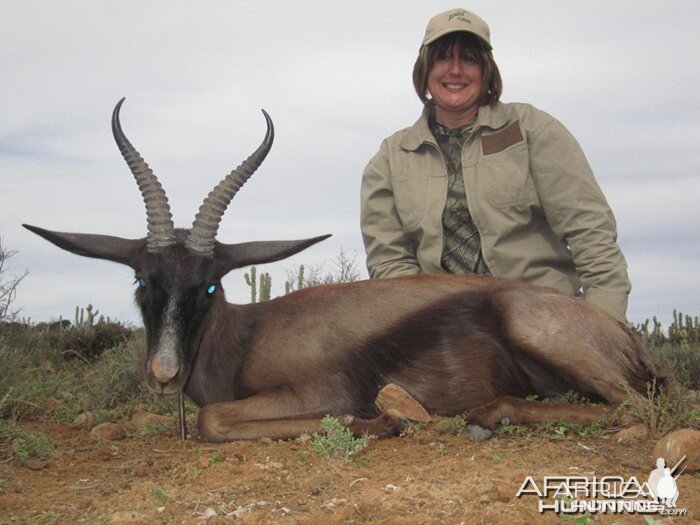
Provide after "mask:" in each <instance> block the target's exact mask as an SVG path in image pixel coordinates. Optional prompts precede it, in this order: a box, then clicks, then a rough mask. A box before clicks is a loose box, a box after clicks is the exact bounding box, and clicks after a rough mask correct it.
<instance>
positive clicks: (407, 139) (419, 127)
mask: <svg viewBox="0 0 700 525" xmlns="http://www.w3.org/2000/svg"><path fill="white" fill-rule="evenodd" d="M430 112H431V109H430V107H429V106H424V107H423V112H422V113H421V116H420V118H419V119H418V120H417V121H416V122H415V124H413V126H411V127H410V128H408V130H407V132H406V135H404V137H403V139H402V140H401V143H400V146H401V148H402V149H405V150H407V151H415V150H417V149H418V148H419V147H421V145H423V144H435V145H436V144H437V142H435V138H434V137H433V134H432V133H431V132H430V125H429V124H428V119H429V118H430ZM509 120H510V119H509V118H508V115H507V112H506V111H505V106H504V105H503V104H502V103H501V102H497V103H496V105H495V106H481V107H480V108H479V113H478V114H477V116H476V121H477V125H478V126H477V129H480V128H488V129H492V130H497V129H500V128H502V127H503V126H505V125H506V124H508V123H509Z"/></svg>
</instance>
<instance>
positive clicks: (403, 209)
mask: <svg viewBox="0 0 700 525" xmlns="http://www.w3.org/2000/svg"><path fill="white" fill-rule="evenodd" d="M391 184H392V186H393V190H394V204H395V206H396V211H397V212H398V214H399V218H400V219H401V223H402V224H403V228H404V230H412V229H414V228H416V227H417V226H418V225H419V224H420V223H421V221H422V220H423V215H424V214H425V201H426V198H427V191H426V190H427V186H428V177H427V176H426V175H422V174H420V173H414V172H411V171H410V170H405V171H404V173H401V174H400V175H396V176H392V177H391Z"/></svg>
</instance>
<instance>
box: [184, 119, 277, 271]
mask: <svg viewBox="0 0 700 525" xmlns="http://www.w3.org/2000/svg"><path fill="white" fill-rule="evenodd" d="M262 112H263V115H265V120H266V121H267V133H266V134H265V138H264V139H263V141H262V143H261V144H260V146H258V149H256V150H255V151H254V152H253V154H252V155H251V156H250V157H248V158H247V159H246V160H244V161H243V163H242V164H241V165H240V166H238V167H237V168H236V169H235V170H233V171H232V172H231V173H229V174H228V175H227V176H226V177H225V178H223V179H222V180H221V182H219V184H217V186H216V187H215V188H214V189H213V190H212V191H211V192H210V193H209V195H207V198H206V199H204V202H202V205H201V206H200V207H199V212H198V213H197V215H196V216H195V219H194V222H193V223H192V232H191V233H190V236H189V237H188V239H187V240H186V241H185V246H187V248H189V249H190V250H192V251H193V252H195V253H198V254H200V255H204V256H206V257H213V255H214V243H215V240H216V232H217V231H218V229H219V223H220V222H221V218H222V217H223V216H224V212H225V211H226V207H227V206H228V205H229V203H230V202H231V199H233V196H234V195H235V194H236V193H237V192H238V190H239V189H241V186H243V185H244V184H245V183H246V181H247V180H248V179H249V178H250V176H251V175H252V174H253V173H254V172H255V170H256V169H258V167H259V166H260V164H262V161H263V160H265V157H266V156H267V154H268V152H269V151H270V148H271V147H272V141H273V139H274V137H275V128H274V126H273V125H272V119H270V115H268V114H267V112H266V111H265V110H264V109H263V110H262Z"/></svg>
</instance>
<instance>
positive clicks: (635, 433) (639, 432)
mask: <svg viewBox="0 0 700 525" xmlns="http://www.w3.org/2000/svg"><path fill="white" fill-rule="evenodd" d="M648 437H649V429H648V428H647V426H646V425H632V426H631V427H628V428H623V429H622V430H620V431H618V432H615V433H614V434H613V435H612V439H614V440H615V441H617V442H618V443H625V442H627V441H638V440H640V439H646V438H648Z"/></svg>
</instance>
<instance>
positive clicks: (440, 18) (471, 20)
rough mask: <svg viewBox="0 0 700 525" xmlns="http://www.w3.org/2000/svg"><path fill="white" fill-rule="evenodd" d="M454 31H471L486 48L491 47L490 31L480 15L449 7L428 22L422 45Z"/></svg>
mask: <svg viewBox="0 0 700 525" xmlns="http://www.w3.org/2000/svg"><path fill="white" fill-rule="evenodd" d="M455 31H466V32H467V33H473V34H475V35H476V36H478V37H479V38H481V40H483V42H484V44H486V48H487V49H489V50H490V49H493V48H492V47H491V31H489V26H488V24H487V23H486V22H484V21H483V20H482V19H481V18H480V17H478V16H477V15H475V14H474V13H471V12H469V11H466V10H465V9H450V10H449V11H445V12H444V13H440V14H439V15H435V16H434V17H433V18H431V19H430V22H428V27H426V28H425V38H423V44H422V45H421V47H422V46H427V45H428V44H430V43H432V42H435V41H436V40H437V39H438V38H440V37H441V36H445V35H446V34H448V33H454V32H455Z"/></svg>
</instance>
